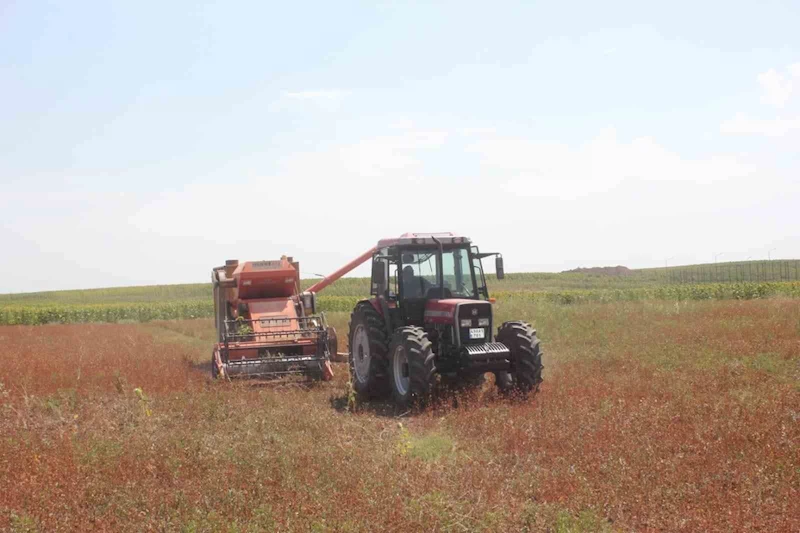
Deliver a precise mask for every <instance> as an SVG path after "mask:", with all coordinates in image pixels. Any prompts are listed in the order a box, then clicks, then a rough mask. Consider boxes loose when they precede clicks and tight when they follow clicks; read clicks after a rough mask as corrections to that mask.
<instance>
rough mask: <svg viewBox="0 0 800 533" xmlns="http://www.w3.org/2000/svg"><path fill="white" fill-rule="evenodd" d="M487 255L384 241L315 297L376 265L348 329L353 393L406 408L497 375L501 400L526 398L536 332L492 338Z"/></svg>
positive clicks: (434, 237)
mask: <svg viewBox="0 0 800 533" xmlns="http://www.w3.org/2000/svg"><path fill="white" fill-rule="evenodd" d="M490 256H495V271H496V274H497V277H498V279H503V277H504V270H503V257H502V255H500V254H499V253H493V252H492V253H482V252H480V250H479V249H478V247H477V246H473V245H472V244H471V242H470V240H469V239H468V238H467V237H463V236H459V235H455V234H453V233H405V234H403V235H401V236H400V237H397V238H387V239H382V240H380V241H378V244H377V245H376V246H374V247H372V248H370V249H369V250H367V251H366V252H364V253H363V254H362V255H360V256H359V257H358V258H356V259H354V260H353V261H351V262H350V263H348V264H347V265H345V266H344V267H342V268H340V269H339V270H337V271H336V272H334V273H333V274H331V275H330V276H328V277H327V278H325V279H323V280H322V281H320V282H318V283H317V284H315V285H313V286H312V287H310V288H309V291H310V292H312V293H313V292H315V291H319V290H322V289H323V288H325V287H326V286H328V285H329V284H331V283H333V282H334V281H336V280H337V279H339V278H340V277H342V276H343V275H345V274H346V273H348V272H350V271H351V270H352V269H353V268H355V267H356V266H358V265H359V264H361V263H363V262H365V261H367V260H369V259H370V258H371V259H372V282H371V298H369V299H364V300H361V301H359V302H358V303H357V304H356V306H355V309H354V310H353V313H352V315H351V320H350V335H349V341H350V350H349V354H348V360H349V366H350V377H351V382H352V384H353V388H354V389H355V391H356V393H357V394H358V395H360V396H361V397H378V398H385V397H389V396H391V397H393V398H394V401H395V403H396V404H397V406H398V407H400V408H408V407H410V406H411V405H412V404H415V403H416V404H424V403H425V401H426V400H427V398H428V397H429V395H430V393H431V392H432V390H433V389H434V387H435V386H436V385H437V384H438V382H440V381H447V382H449V383H450V384H452V385H455V386H459V387H461V386H467V387H471V386H477V385H480V384H482V383H483V382H484V379H485V375H486V374H487V373H493V374H494V376H495V384H496V385H497V386H498V387H499V388H500V389H501V391H504V392H506V391H517V392H519V393H520V394H521V395H522V396H527V395H528V394H531V393H535V392H536V391H537V390H538V389H539V384H540V383H541V382H542V368H543V366H542V354H541V351H540V346H539V339H538V338H537V335H536V330H534V329H533V327H532V326H531V325H530V324H528V323H526V322H522V321H510V322H504V323H503V324H501V325H500V327H499V328H497V333H496V334H495V333H494V331H493V326H494V312H493V306H492V303H493V302H494V300H493V299H492V298H490V297H489V291H488V289H487V286H486V277H485V275H484V271H483V266H482V264H481V260H482V259H484V258H486V257H490Z"/></svg>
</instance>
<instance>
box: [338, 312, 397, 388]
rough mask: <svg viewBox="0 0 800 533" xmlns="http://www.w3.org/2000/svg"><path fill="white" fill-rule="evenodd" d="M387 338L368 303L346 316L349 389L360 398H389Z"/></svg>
mask: <svg viewBox="0 0 800 533" xmlns="http://www.w3.org/2000/svg"><path fill="white" fill-rule="evenodd" d="M388 337H389V335H388V333H387V332H386V327H385V326H384V321H383V318H382V317H381V315H380V314H378V312H377V311H376V310H375V308H374V307H372V304H370V303H369V302H361V303H359V304H358V305H356V308H355V309H354V310H353V313H352V314H351V315H350V335H349V341H350V349H349V355H348V363H349V366H350V381H351V382H352V384H353V390H355V392H356V394H357V395H358V396H359V397H360V398H362V399H368V398H385V397H387V396H388V395H389V359H388V357H387V353H388V351H389V339H388Z"/></svg>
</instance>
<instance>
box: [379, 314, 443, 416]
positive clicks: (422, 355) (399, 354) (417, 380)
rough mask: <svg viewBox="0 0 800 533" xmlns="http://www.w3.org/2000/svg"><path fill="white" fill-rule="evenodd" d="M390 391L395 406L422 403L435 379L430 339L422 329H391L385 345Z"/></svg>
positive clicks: (401, 407)
mask: <svg viewBox="0 0 800 533" xmlns="http://www.w3.org/2000/svg"><path fill="white" fill-rule="evenodd" d="M389 354H390V359H391V361H390V364H389V373H390V374H391V379H390V381H391V384H392V395H393V396H394V402H395V405H396V406H397V407H398V408H399V409H409V408H410V407H413V406H424V405H425V403H426V402H427V401H428V399H429V397H430V394H431V390H432V389H433V385H434V383H435V379H436V365H435V364H434V354H433V350H432V349H431V342H430V341H429V340H428V335H427V333H425V330H423V329H422V328H417V327H404V328H400V329H398V330H397V331H395V333H394V335H393V336H392V343H391V344H390V346H389Z"/></svg>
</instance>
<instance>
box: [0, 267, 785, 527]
mask: <svg viewBox="0 0 800 533" xmlns="http://www.w3.org/2000/svg"><path fill="white" fill-rule="evenodd" d="M511 281H513V278H512V280H511ZM350 283H354V284H356V283H359V282H355V281H354V282H350ZM655 288H657V287H655V286H654V287H653V289H655ZM495 289H497V287H495ZM563 289H564V288H563V287H562V288H561V289H560V290H563ZM176 290H177V289H176ZM567 290H573V289H567ZM588 290H599V289H594V288H590V289H588ZM636 290H647V288H646V287H643V286H641V285H640V286H637V287H636ZM132 292H135V291H132ZM346 292H347V291H345V293H343V294H335V295H334V296H338V297H342V298H349V297H351V296H350V295H348V294H347V293H346ZM508 292H509V294H507V295H505V296H504V297H502V298H500V299H499V300H498V304H497V313H498V317H499V319H501V320H507V319H511V318H523V319H526V320H529V321H531V322H533V323H534V324H535V326H536V327H537V329H538V330H539V334H540V336H541V338H542V339H543V343H544V344H543V345H544V348H545V361H544V362H545V383H544V384H543V387H542V390H541V391H540V393H539V394H538V395H537V396H536V397H535V398H534V399H532V400H528V401H522V400H520V399H513V398H512V399H506V398H500V397H498V396H497V395H496V394H495V393H494V391H493V390H492V388H491V387H490V386H487V387H485V388H484V389H483V390H482V391H480V392H478V393H475V394H469V395H463V396H453V395H443V396H442V397H440V398H439V399H438V402H437V404H436V406H435V407H434V408H433V409H431V410H429V411H426V412H424V413H421V414H405V415H404V416H400V417H398V416H396V415H397V413H394V412H393V410H392V409H391V407H390V406H388V405H386V404H375V403H373V404H361V405H357V406H356V407H355V409H352V408H350V406H349V403H348V397H347V369H346V365H343V364H335V365H334V366H335V372H336V377H335V379H334V381H333V382H330V383H323V384H307V383H298V382H280V383H271V384H266V385H264V384H258V383H255V382H246V383H233V384H228V383H216V382H211V381H210V380H209V378H208V359H209V356H210V345H211V343H212V342H213V339H214V332H213V325H212V323H211V321H210V320H208V319H205V318H198V319H185V320H153V321H149V322H146V323H129V322H125V323H118V324H101V323H87V324H49V325H42V326H27V325H16V326H0V342H2V345H3V347H4V355H3V365H2V367H0V413H1V414H0V435H2V437H0V479H1V480H2V485H3V487H2V490H0V530H10V531H59V530H69V531H76V530H77V531H86V530H99V531H147V530H157V531H162V530H166V531H265V530H267V531H268V530H292V531H378V530H386V531H401V530H402V531H422V530H429V531H548V530H549V531H559V532H568V531H632V530H636V531H798V530H800V446H799V444H800V442H799V441H800V305H798V300H797V299H794V298H789V297H785V296H784V297H780V296H778V297H772V298H767V299H762V298H758V299H721V300H718V299H711V300H708V299H698V300H693V299H675V300H664V299H650V298H640V299H636V300H634V301H625V300H620V301H605V302H597V301H582V303H578V304H575V305H566V304H564V303H563V302H558V301H551V300H550V299H547V298H532V297H528V296H525V294H524V293H525V291H524V290H523V291H521V293H520V294H522V295H519V294H517V295H515V294H510V293H512V292H513V291H508ZM193 297H194V296H192V295H187V294H182V295H180V296H179V298H183V299H184V300H190V299H192V298H193ZM107 298H109V301H108V302H105V303H106V304H107V305H120V301H119V300H116V295H112V296H107ZM198 300H199V298H198ZM49 301H52V297H50V300H49ZM66 303H67V304H69V305H80V304H79V303H78V302H74V301H73V302H66ZM101 303H102V302H94V303H93V304H92V305H100V304H101ZM122 303H126V302H122ZM127 303H136V304H137V305H139V304H141V305H145V306H146V305H148V303H147V301H146V300H142V301H139V302H138V303H137V302H135V301H134V302H127ZM168 303H169V301H168V299H167V300H165V302H164V303H163V305H167V304H168ZM19 304H20V302H16V305H19ZM25 305H32V306H36V305H38V304H36V303H35V302H30V301H29V302H27V303H26V304H25ZM47 305H50V304H47ZM151 305H152V304H151ZM347 317H348V315H347V313H345V312H340V311H332V312H330V313H329V319H330V320H331V322H333V323H334V325H335V326H336V327H337V329H338V330H339V331H340V333H344V332H346V331H347V326H346V324H347ZM344 336H345V335H344V334H340V338H343V337H344Z"/></svg>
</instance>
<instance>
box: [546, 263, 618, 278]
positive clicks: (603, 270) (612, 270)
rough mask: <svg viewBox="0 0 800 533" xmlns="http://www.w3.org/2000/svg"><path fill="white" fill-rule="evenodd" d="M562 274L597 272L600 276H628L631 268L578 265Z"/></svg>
mask: <svg viewBox="0 0 800 533" xmlns="http://www.w3.org/2000/svg"><path fill="white" fill-rule="evenodd" d="M561 273H562V274H573V273H574V274H598V275H602V276H628V275H630V274H631V269H630V268H628V267H625V266H622V265H617V266H613V267H588V268H584V267H580V268H573V269H572V270H564V271H562V272H561Z"/></svg>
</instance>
